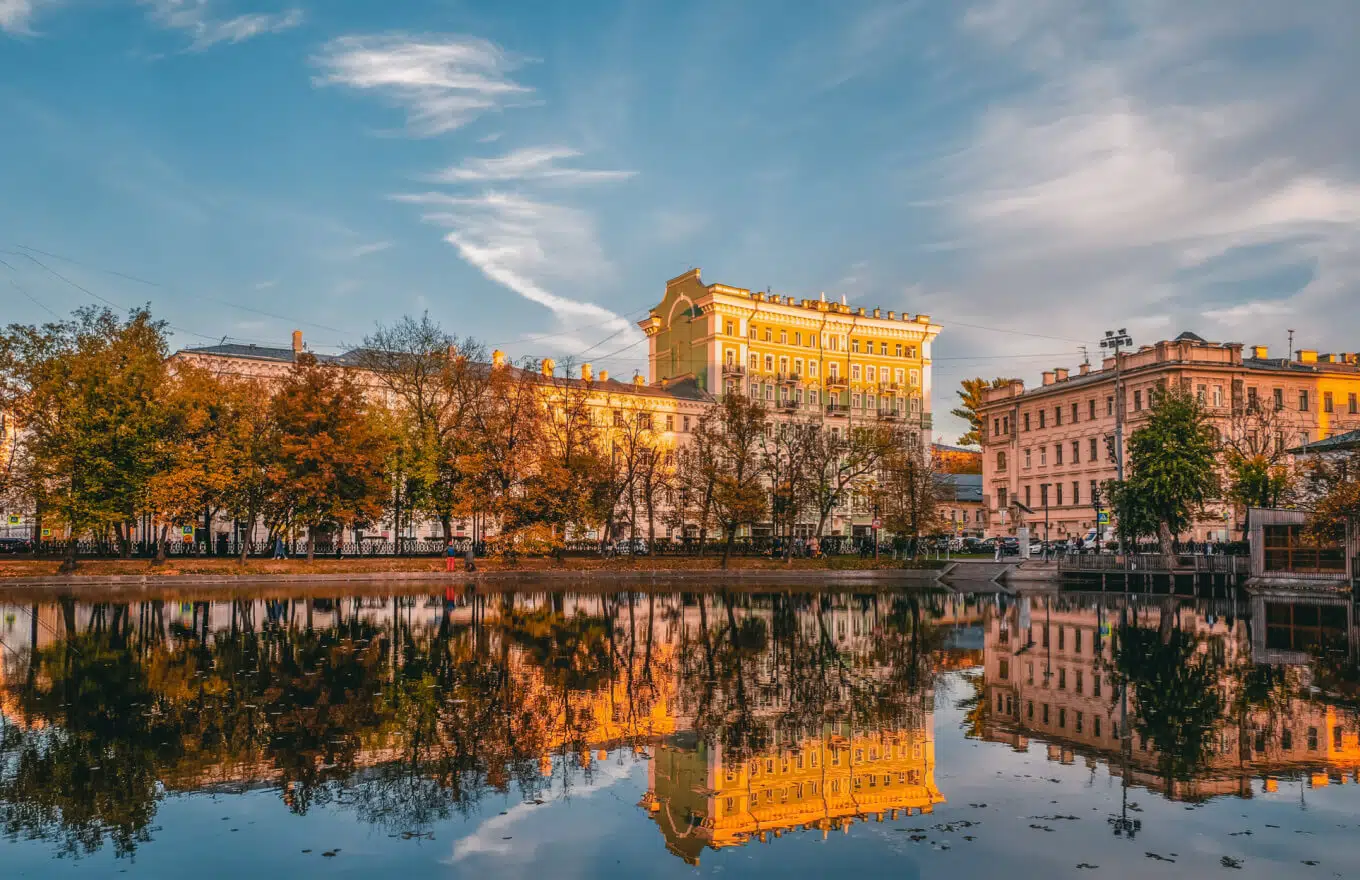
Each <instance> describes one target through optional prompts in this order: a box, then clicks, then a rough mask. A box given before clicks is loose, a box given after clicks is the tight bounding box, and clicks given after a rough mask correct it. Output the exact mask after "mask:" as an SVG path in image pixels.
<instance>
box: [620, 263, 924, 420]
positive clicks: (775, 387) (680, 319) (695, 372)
mask: <svg viewBox="0 0 1360 880" xmlns="http://www.w3.org/2000/svg"><path fill="white" fill-rule="evenodd" d="M638 326H639V327H641V328H642V330H643V332H644V333H646V334H647V340H648V364H649V366H648V371H649V380H650V381H649V384H653V385H658V384H664V383H667V382H671V381H675V380H677V379H682V378H692V379H693V380H694V381H695V382H696V383H697V384H698V386H699V387H700V388H702V389H704V390H705V391H707V392H708V393H709V394H712V395H714V396H715V397H721V396H722V395H724V394H731V393H733V392H737V391H740V392H743V393H745V394H747V395H749V396H751V397H753V398H755V399H757V400H761V401H764V402H765V404H766V406H768V407H769V408H770V409H771V410H772V411H774V412H776V413H786V414H789V415H798V416H802V417H809V416H812V417H816V418H821V419H825V420H827V421H828V422H832V423H844V424H846V425H854V424H864V423H866V422H880V421H889V422H902V423H904V424H908V425H918V426H920V428H921V430H922V434H923V436H925V437H928V435H929V433H930V429H931V412H930V397H931V374H930V366H931V355H930V348H931V343H932V342H933V341H934V340H935V337H936V336H938V335H939V333H940V329H941V328H940V327H939V326H938V325H936V324H932V323H931V321H930V316H929V315H908V314H905V313H903V314H901V315H899V314H897V313H896V312H886V313H885V312H884V311H883V310H882V309H877V308H875V309H872V310H869V309H865V308H863V307H854V306H850V305H847V304H845V303H843V302H842V303H836V302H829V301H827V300H826V299H825V297H823V298H821V299H816V300H813V299H794V298H793V297H791V296H780V295H777V294H769V293H760V292H758V291H757V292H752V291H750V290H747V289H745V288H740V287H731V286H729V285H726V284H707V285H706V284H704V283H703V280H702V279H701V277H700V270H698V269H692V270H690V271H689V272H686V273H685V274H683V275H681V276H679V277H677V278H672V279H671V280H670V281H668V282H666V293H665V296H664V297H662V300H661V302H660V304H658V305H657V306H656V308H654V309H652V310H651V314H649V315H648V316H647V317H646V318H644V319H643V320H642V321H639V322H638Z"/></svg>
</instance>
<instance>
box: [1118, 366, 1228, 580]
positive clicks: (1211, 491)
mask: <svg viewBox="0 0 1360 880" xmlns="http://www.w3.org/2000/svg"><path fill="white" fill-rule="evenodd" d="M1107 489H1108V495H1109V497H1110V498H1111V500H1112V502H1113V504H1114V507H1115V510H1116V512H1117V513H1118V514H1119V516H1120V520H1119V523H1118V526H1119V529H1120V533H1121V534H1122V535H1123V536H1124V537H1125V538H1133V539H1136V538H1138V537H1142V536H1143V535H1146V534H1150V533H1155V534H1156V535H1157V539H1158V542H1159V543H1160V545H1161V551H1162V555H1163V556H1165V557H1166V558H1167V564H1168V566H1171V567H1174V563H1175V545H1174V542H1175V535H1176V534H1177V533H1179V532H1182V531H1184V530H1185V529H1186V528H1188V527H1189V525H1190V522H1191V520H1192V518H1193V517H1194V515H1195V513H1196V512H1197V511H1198V510H1201V509H1202V508H1203V506H1204V504H1205V502H1207V501H1209V500H1211V499H1212V498H1213V497H1214V496H1215V495H1217V493H1218V490H1219V478H1218V435H1217V433H1216V432H1215V431H1214V429H1213V428H1212V427H1211V426H1210V425H1209V423H1208V420H1207V418H1206V417H1205V414H1204V410H1203V408H1202V407H1201V406H1200V404H1199V402H1198V401H1197V400H1196V399H1195V398H1194V397H1193V396H1191V395H1190V394H1189V393H1188V392H1186V391H1184V390H1182V389H1180V388H1177V387H1171V388H1167V389H1165V390H1163V391H1160V392H1159V393H1157V394H1156V395H1155V396H1154V399H1153V403H1152V409H1151V410H1150V411H1149V413H1148V420H1147V422H1145V423H1144V424H1143V426H1142V427H1140V428H1139V429H1138V430H1136V431H1134V432H1133V435H1132V436H1131V437H1130V438H1129V476H1128V478H1127V479H1126V480H1125V481H1124V483H1123V484H1122V485H1121V484H1119V483H1117V482H1111V483H1109V484H1107Z"/></svg>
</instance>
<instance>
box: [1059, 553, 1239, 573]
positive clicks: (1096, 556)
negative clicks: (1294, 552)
mask: <svg viewBox="0 0 1360 880" xmlns="http://www.w3.org/2000/svg"><path fill="white" fill-rule="evenodd" d="M1250 568H1251V560H1250V558H1248V557H1246V556H1226V555H1222V554H1215V555H1212V556H1211V555H1200V554H1177V555H1176V568H1175V569H1174V570H1175V571H1176V572H1178V573H1179V572H1183V573H1187V574H1189V573H1192V572H1193V573H1197V574H1243V575H1245V574H1247V573H1248V571H1249V570H1250ZM1058 570H1059V571H1138V572H1165V571H1168V569H1167V566H1166V558H1165V557H1164V556H1162V555H1161V554H1160V553H1126V554H1124V555H1123V556H1120V555H1117V554H1103V553H1082V554H1074V553H1069V554H1067V555H1066V556H1059V557H1058Z"/></svg>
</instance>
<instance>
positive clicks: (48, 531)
mask: <svg viewBox="0 0 1360 880" xmlns="http://www.w3.org/2000/svg"><path fill="white" fill-rule="evenodd" d="M42 536H43V537H44V538H50V537H52V530H51V529H43V531H42Z"/></svg>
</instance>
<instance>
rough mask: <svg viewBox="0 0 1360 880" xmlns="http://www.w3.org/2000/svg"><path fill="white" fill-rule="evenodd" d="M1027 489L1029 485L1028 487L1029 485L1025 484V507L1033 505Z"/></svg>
mask: <svg viewBox="0 0 1360 880" xmlns="http://www.w3.org/2000/svg"><path fill="white" fill-rule="evenodd" d="M1029 490H1030V487H1029V486H1026V487H1025V506H1026V507H1033V506H1034V504H1033V502H1031V501H1030V497H1029Z"/></svg>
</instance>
